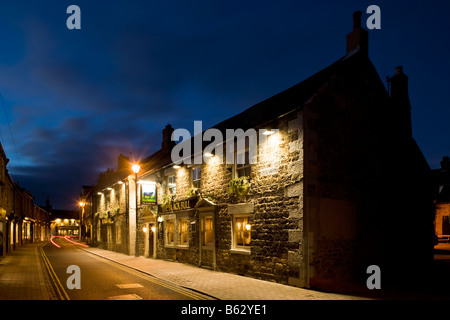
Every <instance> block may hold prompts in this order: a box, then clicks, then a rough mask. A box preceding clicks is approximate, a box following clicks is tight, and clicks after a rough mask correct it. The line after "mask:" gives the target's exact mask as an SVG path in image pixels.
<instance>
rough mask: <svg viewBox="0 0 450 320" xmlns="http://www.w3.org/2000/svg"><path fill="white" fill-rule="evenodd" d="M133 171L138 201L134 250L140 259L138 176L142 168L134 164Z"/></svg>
mask: <svg viewBox="0 0 450 320" xmlns="http://www.w3.org/2000/svg"><path fill="white" fill-rule="evenodd" d="M131 170H133V172H134V186H135V200H136V202H135V203H136V241H135V248H134V255H135V256H136V257H139V242H138V222H139V219H138V183H137V181H138V178H137V175H138V173H139V170H141V166H140V165H138V164H137V163H136V164H133V165H132V166H131Z"/></svg>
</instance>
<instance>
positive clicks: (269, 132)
mask: <svg viewBox="0 0 450 320" xmlns="http://www.w3.org/2000/svg"><path fill="white" fill-rule="evenodd" d="M274 133H275V131H272V130H265V131H264V132H263V135H266V136H270V135H271V134H274Z"/></svg>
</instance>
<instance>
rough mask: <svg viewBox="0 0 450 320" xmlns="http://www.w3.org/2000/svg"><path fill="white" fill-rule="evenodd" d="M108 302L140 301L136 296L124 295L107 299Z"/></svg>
mask: <svg viewBox="0 0 450 320" xmlns="http://www.w3.org/2000/svg"><path fill="white" fill-rule="evenodd" d="M108 300H142V298H141V297H139V296H138V295H137V294H134V293H132V294H124V295H121V296H114V297H109V298H108Z"/></svg>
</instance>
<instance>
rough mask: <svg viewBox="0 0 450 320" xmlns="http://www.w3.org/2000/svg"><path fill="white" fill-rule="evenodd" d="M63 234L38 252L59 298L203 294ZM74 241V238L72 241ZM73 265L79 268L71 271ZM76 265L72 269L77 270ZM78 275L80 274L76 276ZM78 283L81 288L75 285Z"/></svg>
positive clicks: (196, 296)
mask: <svg viewBox="0 0 450 320" xmlns="http://www.w3.org/2000/svg"><path fill="white" fill-rule="evenodd" d="M69 240H70V239H65V238H62V237H57V238H53V240H52V242H50V243H48V244H46V245H45V246H43V247H42V248H41V249H40V255H41V257H42V259H43V261H44V264H45V266H46V269H47V272H48V279H49V280H50V282H51V283H52V284H53V289H54V290H53V291H54V294H55V295H56V298H57V299H62V300H203V299H206V297H204V296H202V295H200V294H197V293H196V292H193V291H189V290H187V289H184V288H182V287H178V286H176V285H174V284H171V283H169V282H165V281H163V280H160V279H156V278H154V277H152V276H150V275H147V274H144V273H142V272H139V271H137V270H134V269H132V268H129V267H126V266H123V265H120V264H118V263H115V262H112V261H108V260H106V259H103V258H100V257H98V256H96V255H94V254H91V253H89V252H87V251H84V250H82V248H83V247H82V245H78V244H75V243H77V242H76V241H75V242H74V243H72V242H69ZM72 241H73V240H72ZM70 266H76V267H78V268H79V269H78V270H75V272H74V270H71V269H69V270H68V268H69V267H70ZM76 267H75V269H76ZM77 275H79V277H78V278H77ZM76 284H79V287H80V289H78V288H77V287H75V288H74V286H75V285H76Z"/></svg>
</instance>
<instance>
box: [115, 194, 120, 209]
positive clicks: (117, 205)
mask: <svg viewBox="0 0 450 320" xmlns="http://www.w3.org/2000/svg"><path fill="white" fill-rule="evenodd" d="M115 196H116V202H115V206H116V207H119V206H120V193H119V192H117V193H116V195H115Z"/></svg>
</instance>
